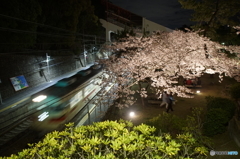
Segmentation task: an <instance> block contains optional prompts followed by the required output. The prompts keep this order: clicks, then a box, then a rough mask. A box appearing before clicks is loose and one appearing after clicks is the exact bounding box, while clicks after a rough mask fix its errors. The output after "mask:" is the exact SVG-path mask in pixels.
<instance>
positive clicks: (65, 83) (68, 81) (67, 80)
mask: <svg viewBox="0 0 240 159" xmlns="http://www.w3.org/2000/svg"><path fill="white" fill-rule="evenodd" d="M76 80H77V79H76V78H65V79H62V80H60V81H58V82H57V83H56V84H55V86H57V87H66V86H69V85H70V84H72V83H74V82H75V81H76Z"/></svg>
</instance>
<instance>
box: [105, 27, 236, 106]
mask: <svg viewBox="0 0 240 159" xmlns="http://www.w3.org/2000/svg"><path fill="white" fill-rule="evenodd" d="M109 49H111V50H112V51H113V52H116V53H121V54H120V55H118V56H117V54H115V55H113V56H111V57H110V59H107V60H102V61H101V62H103V63H104V65H105V66H106V71H107V72H108V73H109V74H110V76H111V77H112V78H109V79H111V80H113V81H111V82H115V83H117V84H118V85H117V89H116V91H117V92H118V93H117V95H118V96H117V97H116V98H119V99H122V100H121V101H119V102H118V103H117V104H118V107H119V108H122V107H128V106H130V105H131V104H133V102H134V100H133V95H134V94H135V93H139V94H140V95H141V97H143V98H144V97H147V90H146V88H144V87H139V89H140V90H138V91H133V90H131V89H130V88H131V86H132V85H134V84H139V83H140V82H142V81H148V82H149V83H150V85H151V87H152V88H155V90H156V95H157V96H158V97H159V98H160V97H161V92H162V91H167V92H173V93H174V94H176V95H177V96H179V97H186V98H189V97H192V96H191V95H190V94H189V93H191V90H190V89H188V88H186V87H185V86H184V85H182V84H180V83H178V78H180V77H181V78H185V79H187V78H190V79H193V78H195V77H201V76H202V75H203V74H204V73H209V74H216V73H217V74H219V79H220V81H219V82H221V80H222V79H223V77H224V76H229V77H232V78H235V79H236V80H237V81H240V78H239V76H240V73H239V66H238V62H239V61H238V60H236V59H233V58H228V57H227V55H226V54H225V53H224V52H222V51H221V50H227V51H229V52H230V53H239V52H240V47H239V46H224V45H221V44H219V43H216V42H213V41H211V40H210V39H209V38H207V37H203V36H201V35H199V34H198V33H197V32H190V31H189V32H187V33H185V32H182V31H177V30H176V31H173V32H156V33H154V34H153V35H151V36H148V37H142V36H134V37H133V36H129V37H127V38H125V39H122V40H121V41H119V42H115V43H113V44H112V45H111V46H109ZM237 55H238V57H239V54H237ZM115 95H116V94H115Z"/></svg>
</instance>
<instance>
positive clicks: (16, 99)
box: [0, 64, 92, 113]
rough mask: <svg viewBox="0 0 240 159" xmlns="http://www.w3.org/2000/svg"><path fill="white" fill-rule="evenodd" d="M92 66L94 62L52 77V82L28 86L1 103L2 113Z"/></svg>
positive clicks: (0, 109) (0, 110)
mask: <svg viewBox="0 0 240 159" xmlns="http://www.w3.org/2000/svg"><path fill="white" fill-rule="evenodd" d="M90 66H92V64H89V65H87V66H86V67H82V68H80V69H77V70H75V71H72V72H69V73H66V74H63V75H61V76H59V77H56V78H54V79H51V81H50V82H46V83H43V84H40V85H38V86H35V87H30V88H26V89H27V90H24V91H23V92H22V93H20V94H18V95H14V96H12V97H10V98H7V99H5V100H3V101H2V104H0V113H3V112H4V111H7V110H9V109H11V108H14V107H15V108H16V107H17V106H19V105H21V104H22V103H23V102H24V101H26V100H27V99H29V98H30V97H31V95H33V94H35V93H37V92H39V91H41V90H44V89H45V88H48V87H50V86H52V85H54V84H55V83H56V82H57V81H59V80H61V79H63V78H67V77H70V76H73V75H74V74H75V73H76V72H78V71H81V70H85V69H88V68H89V67H90Z"/></svg>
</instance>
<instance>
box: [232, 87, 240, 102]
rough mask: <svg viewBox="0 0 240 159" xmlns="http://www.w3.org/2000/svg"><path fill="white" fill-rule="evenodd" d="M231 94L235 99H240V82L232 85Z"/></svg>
mask: <svg viewBox="0 0 240 159" xmlns="http://www.w3.org/2000/svg"><path fill="white" fill-rule="evenodd" d="M230 95H231V97H232V98H233V99H240V83H236V84H234V85H232V86H231V87H230Z"/></svg>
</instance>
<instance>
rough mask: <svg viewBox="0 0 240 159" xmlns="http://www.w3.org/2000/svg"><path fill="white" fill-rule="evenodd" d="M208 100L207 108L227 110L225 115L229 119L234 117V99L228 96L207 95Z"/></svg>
mask: <svg viewBox="0 0 240 159" xmlns="http://www.w3.org/2000/svg"><path fill="white" fill-rule="evenodd" d="M206 100H207V110H210V109H214V108H219V109H222V110H223V111H225V113H224V114H225V115H226V116H227V118H228V120H230V119H232V117H233V115H234V113H235V109H236V104H235V102H233V101H232V100H230V99H228V98H222V97H212V96H208V97H206Z"/></svg>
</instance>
